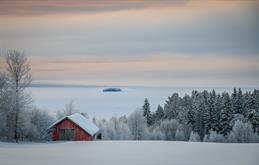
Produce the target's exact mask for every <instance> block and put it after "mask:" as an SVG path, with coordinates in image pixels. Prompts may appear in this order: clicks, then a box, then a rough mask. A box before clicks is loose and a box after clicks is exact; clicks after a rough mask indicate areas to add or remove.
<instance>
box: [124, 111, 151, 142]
mask: <svg viewBox="0 0 259 165" xmlns="http://www.w3.org/2000/svg"><path fill="white" fill-rule="evenodd" d="M128 126H129V130H130V132H131V134H132V136H133V140H146V139H147V138H148V130H147V120H146V118H145V117H144V116H143V112H142V110H139V109H138V110H136V111H134V112H133V113H132V114H131V115H130V116H129V118H128Z"/></svg>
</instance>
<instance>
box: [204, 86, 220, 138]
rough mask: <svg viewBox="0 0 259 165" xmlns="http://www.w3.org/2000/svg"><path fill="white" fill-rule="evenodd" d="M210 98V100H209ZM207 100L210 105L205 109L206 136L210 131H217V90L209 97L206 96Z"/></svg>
mask: <svg viewBox="0 0 259 165" xmlns="http://www.w3.org/2000/svg"><path fill="white" fill-rule="evenodd" d="M207 97H209V98H207ZM205 100H208V105H207V106H206V107H205V112H204V122H205V131H206V134H208V133H209V131H211V130H212V131H216V130H217V109H216V93H215V90H213V91H212V93H210V94H209V96H208V95H205Z"/></svg>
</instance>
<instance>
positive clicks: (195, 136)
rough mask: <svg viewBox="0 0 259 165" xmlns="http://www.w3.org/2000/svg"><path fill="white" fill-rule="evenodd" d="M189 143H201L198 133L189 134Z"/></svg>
mask: <svg viewBox="0 0 259 165" xmlns="http://www.w3.org/2000/svg"><path fill="white" fill-rule="evenodd" d="M189 141H191V142H199V141H201V138H200V136H199V134H198V133H196V132H191V135H190V138H189Z"/></svg>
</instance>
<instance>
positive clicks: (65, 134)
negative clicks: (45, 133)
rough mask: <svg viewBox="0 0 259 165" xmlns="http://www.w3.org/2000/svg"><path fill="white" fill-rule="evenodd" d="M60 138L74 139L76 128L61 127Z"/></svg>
mask: <svg viewBox="0 0 259 165" xmlns="http://www.w3.org/2000/svg"><path fill="white" fill-rule="evenodd" d="M59 140H74V129H59Z"/></svg>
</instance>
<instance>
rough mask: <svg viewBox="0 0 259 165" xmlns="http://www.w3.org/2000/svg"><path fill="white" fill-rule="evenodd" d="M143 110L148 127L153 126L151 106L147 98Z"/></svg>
mask: <svg viewBox="0 0 259 165" xmlns="http://www.w3.org/2000/svg"><path fill="white" fill-rule="evenodd" d="M142 109H143V115H144V117H145V118H146V120H147V126H150V125H152V116H151V111H150V104H149V102H148V99H147V98H145V100H144V105H143V106H142Z"/></svg>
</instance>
